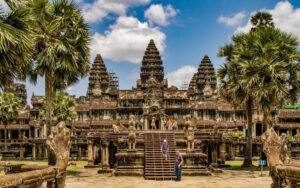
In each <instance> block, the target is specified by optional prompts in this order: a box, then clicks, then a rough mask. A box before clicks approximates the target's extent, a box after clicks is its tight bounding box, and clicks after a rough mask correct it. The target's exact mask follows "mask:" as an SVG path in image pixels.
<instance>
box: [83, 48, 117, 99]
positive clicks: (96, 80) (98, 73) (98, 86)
mask: <svg viewBox="0 0 300 188" xmlns="http://www.w3.org/2000/svg"><path fill="white" fill-rule="evenodd" d="M110 83H111V75H110V74H109V73H108V72H107V69H106V66H105V64H104V62H103V59H102V57H101V55H100V54H97V56H96V58H95V61H94V63H93V65H92V68H91V69H90V77H89V86H88V90H87V96H88V97H96V95H97V96H98V95H103V94H105V93H107V92H108V91H107V90H108V89H109V88H110Z"/></svg>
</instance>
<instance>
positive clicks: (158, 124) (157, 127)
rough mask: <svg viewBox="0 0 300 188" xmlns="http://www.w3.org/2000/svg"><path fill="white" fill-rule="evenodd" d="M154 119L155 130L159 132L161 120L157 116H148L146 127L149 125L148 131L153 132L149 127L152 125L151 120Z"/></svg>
mask: <svg viewBox="0 0 300 188" xmlns="http://www.w3.org/2000/svg"><path fill="white" fill-rule="evenodd" d="M153 117H154V118H155V128H156V129H155V130H160V129H161V120H160V116H159V115H150V116H149V117H148V125H149V130H154V129H153V128H152V126H151V124H152V118H153Z"/></svg>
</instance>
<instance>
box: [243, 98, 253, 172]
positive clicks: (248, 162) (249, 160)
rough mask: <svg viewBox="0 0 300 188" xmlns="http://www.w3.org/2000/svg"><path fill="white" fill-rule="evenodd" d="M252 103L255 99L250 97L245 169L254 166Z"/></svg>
mask: <svg viewBox="0 0 300 188" xmlns="http://www.w3.org/2000/svg"><path fill="white" fill-rule="evenodd" d="M252 103H253V99H252V98H251V97H250V98H249V99H248V101H247V106H246V108H247V109H246V111H247V125H248V135H247V142H246V150H245V157H244V163H243V167H251V166H252V126H253V125H252V115H253V110H252Z"/></svg>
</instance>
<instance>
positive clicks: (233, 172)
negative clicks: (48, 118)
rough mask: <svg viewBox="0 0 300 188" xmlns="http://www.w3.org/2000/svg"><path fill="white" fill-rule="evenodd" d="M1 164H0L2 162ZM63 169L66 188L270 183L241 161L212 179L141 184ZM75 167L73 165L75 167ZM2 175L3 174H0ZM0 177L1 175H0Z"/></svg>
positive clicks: (79, 164) (215, 187)
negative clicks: (65, 171) (65, 176)
mask: <svg viewBox="0 0 300 188" xmlns="http://www.w3.org/2000/svg"><path fill="white" fill-rule="evenodd" d="M3 162H4V161H3ZM25 162H26V164H29V165H31V164H33V165H39V166H45V165H47V162H46V161H37V162H36V161H35V162H32V161H30V162H28V161H6V163H10V164H24V163H25ZM70 164H73V165H70V166H69V167H68V169H67V171H68V175H67V183H66V185H67V187H72V188H84V187H88V188H98V187H99V186H101V187H105V188H140V187H142V188H151V187H154V188H169V187H170V188H179V187H180V188H181V187H188V188H193V187H195V188H196V187H197V188H199V187H200V188H202V187H203V188H231V187H232V188H235V187H239V188H252V187H256V188H261V187H269V186H270V184H271V182H272V180H271V177H270V176H269V171H268V170H267V169H265V170H264V171H263V175H262V176H261V172H260V171H259V168H258V167H257V165H258V164H257V161H254V166H255V167H253V168H252V169H241V167H240V165H241V164H242V161H227V164H229V165H231V167H230V168H227V169H223V173H212V176H184V177H182V181H181V182H176V181H154V180H145V179H144V177H134V176H114V175H112V174H98V173H97V170H98V169H97V168H91V169H86V168H84V165H86V164H87V162H86V161H76V162H71V163H70ZM75 164H76V165H75ZM2 175H3V174H2ZM0 176H1V173H0Z"/></svg>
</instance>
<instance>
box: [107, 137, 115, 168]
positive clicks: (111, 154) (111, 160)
mask: <svg viewBox="0 0 300 188" xmlns="http://www.w3.org/2000/svg"><path fill="white" fill-rule="evenodd" d="M108 150H109V167H110V168H115V165H116V162H117V158H116V153H117V147H116V146H115V145H114V143H113V142H112V141H110V142H109V145H108Z"/></svg>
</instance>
